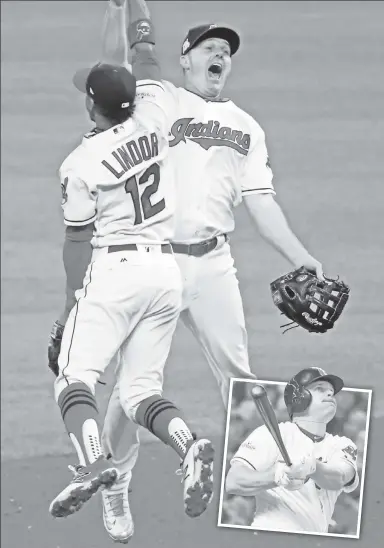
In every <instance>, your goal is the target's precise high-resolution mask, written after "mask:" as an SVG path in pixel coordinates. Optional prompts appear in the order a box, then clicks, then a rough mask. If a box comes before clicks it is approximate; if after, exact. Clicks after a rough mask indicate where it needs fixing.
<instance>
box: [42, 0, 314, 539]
mask: <svg viewBox="0 0 384 548" xmlns="http://www.w3.org/2000/svg"><path fill="white" fill-rule="evenodd" d="M127 5H128V14H129V21H128V22H129V25H128V23H127V21H126V19H125V18H126V7H125V2H124V0H110V2H109V4H108V9H107V14H106V20H105V27H104V39H103V43H104V57H105V58H106V59H110V60H111V61H112V62H115V63H117V62H119V63H125V64H126V63H127V62H128V61H127V50H128V45H127V35H126V28H127V27H128V35H129V44H130V47H131V53H132V56H133V60H134V61H135V62H138V61H140V63H141V64H145V57H146V56H148V52H151V51H152V49H153V47H154V44H155V39H154V28H153V23H152V21H151V18H150V13H149V10H148V8H147V6H146V3H145V1H144V0H127ZM239 46H240V38H239V36H238V34H237V33H236V32H235V31H234V30H232V29H230V28H227V27H222V26H218V25H215V24H205V25H201V26H198V27H194V28H191V29H190V30H189V32H188V33H187V36H186V37H185V39H184V41H183V43H182V47H181V52H180V64H181V68H182V71H183V78H184V85H183V87H175V86H174V85H173V84H171V83H170V82H164V81H163V85H164V88H165V90H166V95H167V102H168V109H169V110H168V129H169V146H170V152H169V154H170V161H171V162H172V165H173V169H174V170H175V174H176V192H177V208H176V232H175V235H174V238H173V241H172V246H173V250H174V252H175V257H176V260H177V262H178V264H179V267H180V269H181V272H182V279H183V298H182V312H181V318H182V321H183V322H184V324H185V325H186V326H187V327H188V328H189V329H190V330H191V332H192V333H193V334H194V336H195V337H196V339H197V341H198V342H199V344H200V346H201V348H202V351H203V353H204V355H205V357H206V360H207V362H208V364H209V366H210V368H211V370H212V372H213V374H214V376H215V378H216V380H217V382H218V385H219V388H220V391H221V395H222V398H223V402H224V404H226V403H227V397H228V387H229V379H230V378H231V377H242V378H250V379H253V378H255V377H254V375H253V374H252V372H251V370H250V366H249V359H248V349H247V333H246V329H245V321H244V312H243V305H242V299H241V295H240V291H239V284H238V280H237V277H236V269H235V266H234V261H233V258H232V255H231V249H230V245H229V238H228V234H230V233H231V232H232V231H233V230H234V208H235V207H236V206H237V205H239V204H240V203H241V201H242V200H244V202H245V205H246V207H247V209H248V211H249V213H250V216H251V218H252V220H253V221H254V224H255V226H256V227H257V229H258V231H259V233H260V234H261V235H262V237H263V238H264V239H265V240H266V241H267V242H269V243H270V244H271V245H272V246H273V247H274V248H275V249H277V250H278V251H279V252H280V253H282V254H283V255H284V257H286V258H287V259H288V260H289V261H290V262H291V263H292V265H293V266H295V267H299V266H306V267H307V268H308V269H309V270H311V271H313V272H316V274H317V276H318V277H319V278H322V277H323V271H322V266H321V264H320V263H319V262H318V261H317V260H316V259H314V258H313V257H312V256H311V255H310V254H309V253H308V251H307V250H306V249H305V248H304V247H303V246H302V244H301V243H300V242H299V241H298V239H297V238H296V236H295V235H294V234H293V233H292V231H291V229H290V228H289V226H288V224H287V221H286V219H285V216H284V214H283V213H282V210H281V209H280V207H279V205H278V204H277V202H276V201H275V199H274V195H275V191H274V188H273V184H272V170H271V166H270V162H269V159H268V153H267V148H266V144H265V135H264V132H263V130H262V129H261V127H260V126H259V125H258V123H257V122H256V121H255V120H254V119H253V118H252V117H251V116H250V115H249V114H247V113H246V112H245V111H243V110H242V109H241V108H239V107H238V106H236V105H235V104H234V103H233V102H232V101H231V100H230V99H227V98H225V97H224V96H223V89H224V86H225V83H226V81H227V79H228V77H229V75H230V72H231V65H232V59H233V56H234V55H235V54H236V52H237V51H238V49H239ZM83 261H84V263H86V259H83ZM79 277H80V276H79ZM80 279H81V277H80ZM77 288H78V280H75V279H72V280H70V279H68V292H67V297H68V298H67V303H69V304H67V307H66V310H65V311H64V313H63V315H62V316H61V318H60V319H59V322H58V323H56V324H55V327H54V331H53V333H52V337H51V342H50V348H51V363H52V364H54V363H55V356H56V354H57V349H58V348H59V347H60V329H61V328H60V325H63V324H64V323H65V321H66V316H67V313H68V312H67V310H68V308H69V309H70V308H71V306H72V304H71V295H73V291H74V290H75V289H77ZM72 302H73V299H72ZM119 391H120V389H119V381H118V382H117V384H116V387H115V390H114V392H113V393H112V396H111V399H110V403H109V406H108V410H107V415H106V418H105V422H104V431H103V443H104V446H105V447H106V448H107V450H108V451H109V452H111V454H112V456H113V457H112V458H113V461H114V463H115V464H116V465H117V466H118V468H119V470H120V472H121V476H120V479H119V480H118V482H117V483H116V484H115V485H114V486H113V487H112V488H111V489H110V490H109V489H108V490H105V491H103V492H102V495H103V503H104V513H103V515H104V524H105V527H106V529H107V531H108V533H109V535H110V536H111V537H112V538H113V539H114V540H119V541H121V542H124V539H128V538H129V535H130V532H131V530H132V523H131V516H130V512H129V504H128V484H129V481H130V478H131V470H132V468H133V466H134V464H135V462H136V460H137V455H138V448H139V440H138V433H137V431H136V428H135V427H134V425H133V424H132V423H129V421H127V420H126V418H125V413H124V410H123V409H122V407H121V405H120V399H119ZM123 445H128V446H129V449H124V447H123Z"/></svg>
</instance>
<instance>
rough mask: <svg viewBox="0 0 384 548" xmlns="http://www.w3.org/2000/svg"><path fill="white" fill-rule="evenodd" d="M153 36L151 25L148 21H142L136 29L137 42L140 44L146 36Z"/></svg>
mask: <svg viewBox="0 0 384 548" xmlns="http://www.w3.org/2000/svg"><path fill="white" fill-rule="evenodd" d="M149 34H151V25H150V24H149V23H148V21H140V22H139V23H137V27H136V40H138V41H139V42H140V40H142V39H143V38H144V37H145V36H149Z"/></svg>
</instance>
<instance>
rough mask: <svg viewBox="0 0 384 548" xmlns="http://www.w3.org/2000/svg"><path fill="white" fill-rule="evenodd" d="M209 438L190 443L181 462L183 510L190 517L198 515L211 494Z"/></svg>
mask: <svg viewBox="0 0 384 548" xmlns="http://www.w3.org/2000/svg"><path fill="white" fill-rule="evenodd" d="M214 454H215V451H214V449H213V445H212V442H210V441H209V440H204V439H202V440H198V441H195V442H194V443H192V445H191V446H190V448H189V449H188V452H187V454H186V455H185V458H184V460H183V462H182V464H181V471H182V475H183V482H184V510H185V513H186V514H187V516H189V517H190V518H196V517H198V516H200V515H201V514H202V513H203V512H205V510H206V509H207V506H208V504H209V503H210V502H211V500H212V496H213V459H214Z"/></svg>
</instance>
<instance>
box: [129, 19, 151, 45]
mask: <svg viewBox="0 0 384 548" xmlns="http://www.w3.org/2000/svg"><path fill="white" fill-rule="evenodd" d="M128 40H129V44H130V46H131V48H133V47H134V46H135V45H136V44H138V43H140V44H152V45H155V33H154V28H153V25H152V21H151V20H150V19H139V20H137V21H134V22H133V23H131V24H130V25H129V27H128Z"/></svg>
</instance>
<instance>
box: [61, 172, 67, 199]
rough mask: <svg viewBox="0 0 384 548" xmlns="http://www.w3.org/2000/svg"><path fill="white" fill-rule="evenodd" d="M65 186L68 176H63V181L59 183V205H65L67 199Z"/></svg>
mask: <svg viewBox="0 0 384 548" xmlns="http://www.w3.org/2000/svg"><path fill="white" fill-rule="evenodd" d="M67 186H68V177H65V179H64V181H63V182H62V183H61V205H65V204H66V203H67V201H68V194H67Z"/></svg>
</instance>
